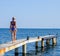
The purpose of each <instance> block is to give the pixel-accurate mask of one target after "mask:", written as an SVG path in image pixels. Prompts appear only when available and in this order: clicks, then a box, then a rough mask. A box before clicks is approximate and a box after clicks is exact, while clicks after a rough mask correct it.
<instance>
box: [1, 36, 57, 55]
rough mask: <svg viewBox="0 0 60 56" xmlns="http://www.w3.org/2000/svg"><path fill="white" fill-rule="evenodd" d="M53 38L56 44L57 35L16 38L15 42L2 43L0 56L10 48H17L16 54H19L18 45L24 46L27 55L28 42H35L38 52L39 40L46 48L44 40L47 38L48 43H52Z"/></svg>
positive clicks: (24, 53) (53, 42) (24, 52)
mask: <svg viewBox="0 0 60 56" xmlns="http://www.w3.org/2000/svg"><path fill="white" fill-rule="evenodd" d="M51 39H52V44H53V45H56V42H57V41H56V36H55V35H46V36H38V37H35V38H33V37H32V38H30V37H27V39H20V40H16V41H15V42H12V41H11V42H8V43H4V44H0V56H4V54H5V53H6V52H8V51H10V50H13V49H15V56H16V55H18V47H20V46H22V51H23V56H26V53H27V48H26V46H27V44H28V43H32V42H35V49H36V52H37V51H38V42H41V47H42V48H43V50H44V44H45V43H44V42H45V40H46V44H47V45H49V44H50V40H51Z"/></svg>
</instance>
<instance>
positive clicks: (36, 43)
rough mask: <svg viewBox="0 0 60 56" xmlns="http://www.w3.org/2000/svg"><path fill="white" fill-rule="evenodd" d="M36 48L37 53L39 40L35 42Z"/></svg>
mask: <svg viewBox="0 0 60 56" xmlns="http://www.w3.org/2000/svg"><path fill="white" fill-rule="evenodd" d="M35 49H36V54H37V52H38V42H37V41H36V42H35Z"/></svg>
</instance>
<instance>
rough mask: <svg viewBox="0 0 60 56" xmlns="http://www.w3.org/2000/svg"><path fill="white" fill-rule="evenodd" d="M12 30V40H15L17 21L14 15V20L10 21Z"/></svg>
mask: <svg viewBox="0 0 60 56" xmlns="http://www.w3.org/2000/svg"><path fill="white" fill-rule="evenodd" d="M10 31H11V34H12V41H13V42H14V41H15V40H16V21H15V18H14V17H12V21H11V22H10Z"/></svg>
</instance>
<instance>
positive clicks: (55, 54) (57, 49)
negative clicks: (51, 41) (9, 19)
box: [0, 28, 60, 56]
mask: <svg viewBox="0 0 60 56" xmlns="http://www.w3.org/2000/svg"><path fill="white" fill-rule="evenodd" d="M49 34H53V35H56V34H58V35H57V45H56V46H54V47H53V46H52V45H50V46H49V47H45V48H44V51H41V42H39V43H38V44H39V48H38V51H37V54H36V50H35V43H30V44H27V54H26V56H60V29H17V39H24V38H27V36H30V37H32V38H34V37H38V36H45V35H49ZM9 41H12V39H11V33H10V31H9V29H7V28H0V44H3V43H6V42H9ZM14 51H15V50H11V51H9V52H7V53H5V55H4V56H15V55H14ZM19 56H22V47H19Z"/></svg>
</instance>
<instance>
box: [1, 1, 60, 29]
mask: <svg viewBox="0 0 60 56" xmlns="http://www.w3.org/2000/svg"><path fill="white" fill-rule="evenodd" d="M12 17H15V18H16V23H17V28H60V0H0V28H9V25H10V21H11V20H12Z"/></svg>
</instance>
